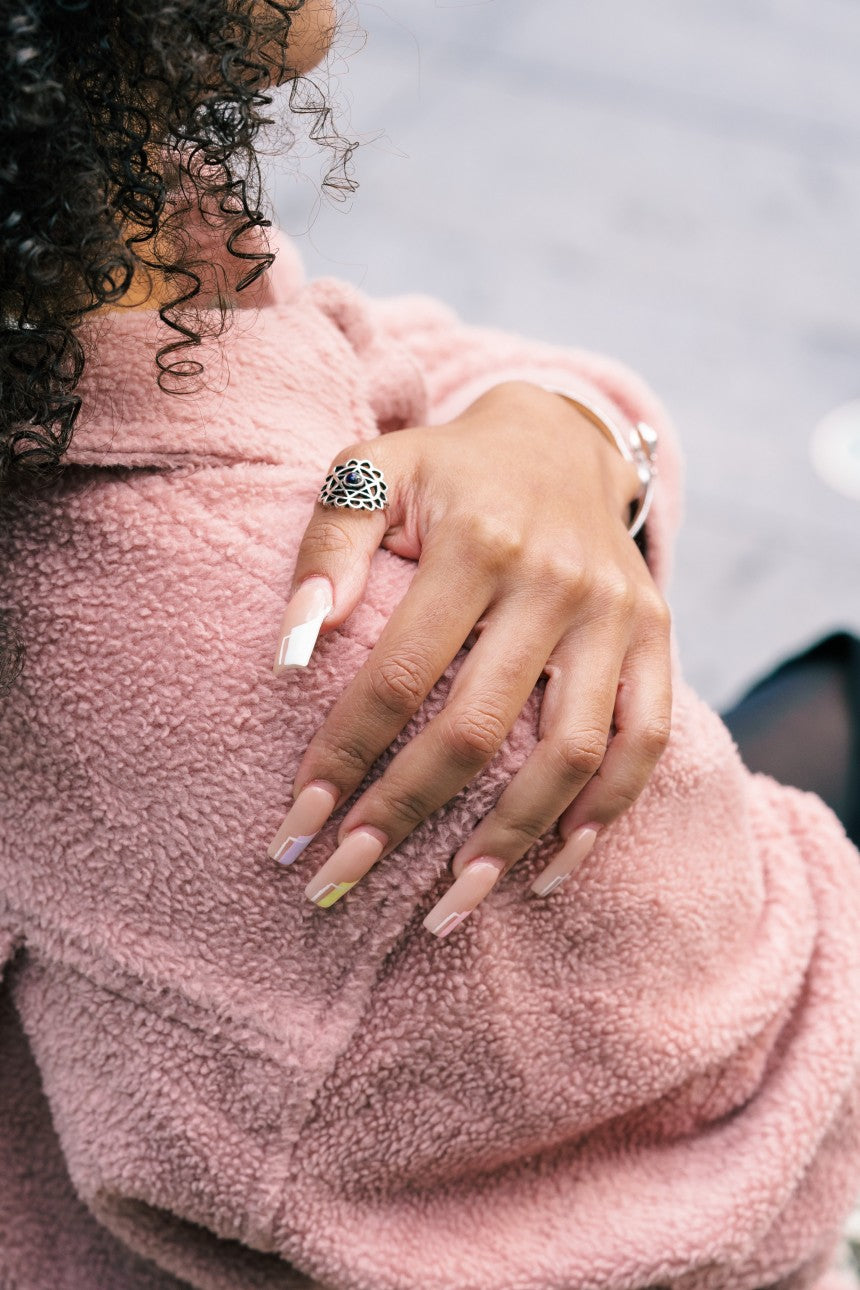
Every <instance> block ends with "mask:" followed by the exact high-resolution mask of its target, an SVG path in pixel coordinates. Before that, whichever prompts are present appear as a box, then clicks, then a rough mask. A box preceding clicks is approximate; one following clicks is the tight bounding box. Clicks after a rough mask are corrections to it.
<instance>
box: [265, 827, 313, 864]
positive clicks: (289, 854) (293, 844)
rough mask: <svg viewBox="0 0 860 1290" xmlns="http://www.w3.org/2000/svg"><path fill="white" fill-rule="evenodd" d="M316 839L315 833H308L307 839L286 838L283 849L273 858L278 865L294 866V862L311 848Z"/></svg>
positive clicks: (282, 845)
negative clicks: (305, 850) (306, 848)
mask: <svg viewBox="0 0 860 1290" xmlns="http://www.w3.org/2000/svg"><path fill="white" fill-rule="evenodd" d="M315 837H316V834H315V833H308V834H306V836H305V837H298V838H284V841H283V843H282V844H281V847H282V849H281V850H279V851H278V852H277V853H276V854H275V856H274V857H273V858H274V859H275V860H277V862H278V864H292V863H293V861H294V860H298V858H299V856H300V855H301V854H302V852H303V851H304V849H305V847H306V846H309V845H310V843H311V842H313V840H314V838H315Z"/></svg>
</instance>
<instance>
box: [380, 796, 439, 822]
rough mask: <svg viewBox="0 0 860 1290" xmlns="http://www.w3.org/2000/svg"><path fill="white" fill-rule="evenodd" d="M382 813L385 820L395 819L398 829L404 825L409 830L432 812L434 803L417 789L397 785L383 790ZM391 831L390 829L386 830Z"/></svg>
mask: <svg viewBox="0 0 860 1290" xmlns="http://www.w3.org/2000/svg"><path fill="white" fill-rule="evenodd" d="M381 809H382V812H383V815H384V816H385V818H386V819H387V820H396V822H397V824H398V826H399V831H402V829H403V828H404V827H405V828H406V830H407V831H411V830H412V829H415V828H417V827H418V825H419V824H423V822H424V821H425V820H426V819H427V816H428V815H430V814H432V812H433V809H434V805H433V803H432V802H429V801H428V799H427V797H426V796H425V795H424V794H423V793H421V792H419V791H418V790H417V789H409V788H406V787H405V786H404V785H402V784H401V785H397V787H393V786H392V787H391V788H388V789H386V790H385V791H384V793H383V797H382V803H381ZM388 831H389V832H391V830H390V829H389V830H388Z"/></svg>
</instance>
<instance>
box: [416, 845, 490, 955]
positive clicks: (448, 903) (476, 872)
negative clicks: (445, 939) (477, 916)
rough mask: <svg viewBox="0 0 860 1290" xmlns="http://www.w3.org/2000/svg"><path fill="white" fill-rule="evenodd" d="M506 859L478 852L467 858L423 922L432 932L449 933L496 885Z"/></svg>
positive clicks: (437, 934)
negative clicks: (467, 860)
mask: <svg viewBox="0 0 860 1290" xmlns="http://www.w3.org/2000/svg"><path fill="white" fill-rule="evenodd" d="M505 863H506V862H505V861H504V860H497V859H496V857H495V856H480V857H479V858H478V859H477V860H470V861H469V863H468V864H467V865H466V867H465V869H464V870H463V872H462V873H461V874H460V877H459V878H458V879H457V880H456V882H452V883H451V886H450V887H449V888H448V890H447V891H446V892H445V895H444V896H443V897H442V898H441V900H439V901H437V903H436V904H435V905H434V906H433V908H432V909H431V910H430V913H429V914H428V915H427V917H426V918H425V919H424V926H425V927H426V928H427V931H428V932H432V933H433V935H434V936H439V937H442V936H448V935H449V934H450V933H451V932H453V930H454V928H455V927H459V926H460V924H461V923H462V922H463V919H464V918H468V917H469V915H470V914H471V912H472V910H473V909H474V908H475V906H476V905H479V904H480V903H481V901H482V900H483V899H484V897H485V896H486V894H487V892H488V891H490V889H491V888H492V887H493V886H494V885H495V883H496V882H497V881H498V879H499V878H500V877H501V875H502V873H504V870H505Z"/></svg>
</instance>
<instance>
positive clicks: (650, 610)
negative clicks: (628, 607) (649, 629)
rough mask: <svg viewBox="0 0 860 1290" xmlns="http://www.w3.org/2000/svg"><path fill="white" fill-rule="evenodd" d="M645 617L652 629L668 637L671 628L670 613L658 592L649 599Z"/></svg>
mask: <svg viewBox="0 0 860 1290" xmlns="http://www.w3.org/2000/svg"><path fill="white" fill-rule="evenodd" d="M647 615H648V618H649V620H650V621H651V623H652V624H653V625H654V628H655V629H656V630H657V631H658V632H660V634H661V635H666V636H668V634H669V629H670V628H671V626H672V611H671V609H670V608H669V606H668V604H667V602H666V601H665V600H664V599H663V597H662V596H661V595H660V593H659V592H658V591H655V592H654V593H653V594H652V596H651V598H650V601H649V603H648V606H647Z"/></svg>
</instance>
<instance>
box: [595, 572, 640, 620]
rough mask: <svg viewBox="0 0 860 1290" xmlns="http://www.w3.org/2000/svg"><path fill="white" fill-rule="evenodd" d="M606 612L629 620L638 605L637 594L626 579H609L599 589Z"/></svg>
mask: <svg viewBox="0 0 860 1290" xmlns="http://www.w3.org/2000/svg"><path fill="white" fill-rule="evenodd" d="M598 596H599V598H600V600H601V603H602V604H603V606H604V608H605V610H606V611H607V612H608V613H610V614H613V615H614V616H616V617H618V618H629V617H630V615H631V614H632V613H633V609H634V607H635V604H636V592H635V589H634V587H633V585H632V584H631V583H630V582H628V581H627V579H626V578H607V579H605V580H604V581H603V583H602V584H601V585H600V587H599V589H598Z"/></svg>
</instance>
